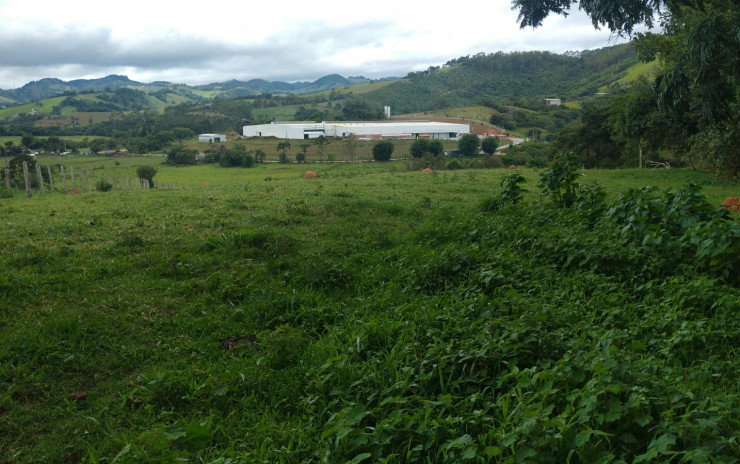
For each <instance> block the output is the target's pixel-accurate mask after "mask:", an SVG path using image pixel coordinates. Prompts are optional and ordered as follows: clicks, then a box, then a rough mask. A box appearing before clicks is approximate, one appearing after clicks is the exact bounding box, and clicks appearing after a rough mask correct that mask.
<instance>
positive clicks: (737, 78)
mask: <svg viewBox="0 0 740 464" xmlns="http://www.w3.org/2000/svg"><path fill="white" fill-rule="evenodd" d="M576 4H577V5H578V8H579V9H581V10H583V11H585V12H586V13H587V14H588V15H589V16H591V20H592V22H593V24H594V25H595V26H599V25H604V26H607V27H608V28H609V29H610V30H611V31H613V32H615V33H617V34H620V35H621V34H626V35H632V33H633V31H634V28H635V27H636V26H637V25H640V24H644V25H647V26H652V25H653V21H654V18H657V17H660V20H661V26H662V28H663V34H653V33H644V34H636V40H635V41H634V42H633V43H634V45H635V48H636V49H637V50H638V52H639V55H640V57H641V58H642V59H643V60H644V61H652V60H653V59H656V58H659V59H660V62H661V68H660V70H659V72H658V75H657V76H656V78H655V89H656V97H655V98H656V99H657V100H658V102H659V108H660V111H661V112H662V113H664V114H665V115H666V119H668V120H669V121H672V122H679V123H680V124H681V125H682V126H683V131H681V134H680V136H681V140H680V141H678V142H677V141H675V139H674V140H673V141H672V142H671V143H672V144H673V145H679V144H681V145H685V146H686V147H688V148H687V149H686V152H688V153H690V154H691V153H693V154H695V155H696V156H698V157H702V158H703V159H704V161H706V162H707V163H709V164H711V165H712V166H714V167H715V168H716V169H718V170H719V171H721V172H723V173H725V174H728V175H734V174H735V173H737V172H738V170H739V169H740V150H738V145H737V143H736V140H737V139H736V137H735V136H734V135H737V132H738V129H737V128H738V126H740V35H739V34H738V31H739V30H738V24H740V3H739V2H736V1H728V0H624V1H619V2H616V1H606V0H514V1H513V5H514V8H515V9H516V8H518V9H519V22H520V26H521V27H527V26H532V27H538V26H540V25H541V24H542V21H543V20H544V18H545V17H547V16H548V15H549V14H550V13H556V14H561V15H567V14H568V10H569V9H570V7H571V6H572V5H576ZM727 134H731V135H730V136H727ZM717 135H718V136H719V137H717ZM733 140H735V141H734V142H733ZM706 142H710V144H711V149H710V150H709V151H707V148H710V147H708V146H707V143H706ZM717 155H719V156H717Z"/></svg>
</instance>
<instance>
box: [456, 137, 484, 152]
mask: <svg viewBox="0 0 740 464" xmlns="http://www.w3.org/2000/svg"><path fill="white" fill-rule="evenodd" d="M478 147H480V137H478V135H477V134H465V135H463V136H462V137H460V140H458V141H457V148H458V149H459V150H460V153H461V154H462V155H465V156H473V155H477V154H478Z"/></svg>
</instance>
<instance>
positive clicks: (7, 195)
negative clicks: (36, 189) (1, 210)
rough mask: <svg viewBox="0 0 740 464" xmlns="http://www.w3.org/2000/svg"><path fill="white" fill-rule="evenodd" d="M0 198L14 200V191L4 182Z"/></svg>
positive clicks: (1, 185) (0, 189) (0, 190)
mask: <svg viewBox="0 0 740 464" xmlns="http://www.w3.org/2000/svg"><path fill="white" fill-rule="evenodd" d="M0 198H13V189H9V188H8V186H7V185H5V182H4V181H3V183H2V184H0Z"/></svg>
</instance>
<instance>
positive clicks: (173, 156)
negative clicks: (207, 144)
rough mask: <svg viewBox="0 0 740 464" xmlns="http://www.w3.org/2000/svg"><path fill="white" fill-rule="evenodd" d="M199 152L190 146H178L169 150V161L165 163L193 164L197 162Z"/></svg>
mask: <svg viewBox="0 0 740 464" xmlns="http://www.w3.org/2000/svg"><path fill="white" fill-rule="evenodd" d="M197 153H198V152H196V151H195V150H191V149H189V148H183V147H177V148H173V149H172V150H170V151H168V152H167V161H165V164H174V165H175V166H191V165H193V164H195V155H196V154H197Z"/></svg>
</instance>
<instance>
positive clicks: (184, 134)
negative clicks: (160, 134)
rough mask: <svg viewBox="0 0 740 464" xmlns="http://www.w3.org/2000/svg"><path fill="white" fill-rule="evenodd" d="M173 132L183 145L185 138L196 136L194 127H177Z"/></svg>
mask: <svg viewBox="0 0 740 464" xmlns="http://www.w3.org/2000/svg"><path fill="white" fill-rule="evenodd" d="M172 134H173V135H174V136H175V139H177V141H178V142H180V145H181V146H182V141H183V140H185V139H189V138H190V137H193V136H195V132H193V131H192V129H188V128H187V127H175V128H174V129H172Z"/></svg>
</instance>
